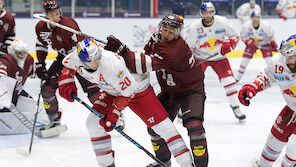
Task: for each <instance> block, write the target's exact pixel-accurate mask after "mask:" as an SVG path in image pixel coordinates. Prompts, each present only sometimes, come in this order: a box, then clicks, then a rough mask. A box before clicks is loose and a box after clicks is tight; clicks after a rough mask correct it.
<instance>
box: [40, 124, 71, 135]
mask: <svg viewBox="0 0 296 167" xmlns="http://www.w3.org/2000/svg"><path fill="white" fill-rule="evenodd" d="M67 129H68V128H67V126H66V125H59V126H56V127H53V128H50V129H46V130H42V131H41V134H42V137H43V138H48V137H53V136H58V135H59V134H60V133H62V132H65V131H67Z"/></svg>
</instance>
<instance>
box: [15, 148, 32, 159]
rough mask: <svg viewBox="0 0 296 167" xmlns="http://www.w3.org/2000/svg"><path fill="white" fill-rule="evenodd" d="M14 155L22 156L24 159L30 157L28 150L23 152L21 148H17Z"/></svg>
mask: <svg viewBox="0 0 296 167" xmlns="http://www.w3.org/2000/svg"><path fill="white" fill-rule="evenodd" d="M16 153H17V154H18V155H21V156H24V157H29V156H30V152H29V151H28V150H25V149H22V148H17V149H16Z"/></svg>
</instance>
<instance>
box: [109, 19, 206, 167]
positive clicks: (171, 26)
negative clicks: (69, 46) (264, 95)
mask: <svg viewBox="0 0 296 167" xmlns="http://www.w3.org/2000/svg"><path fill="white" fill-rule="evenodd" d="M182 28H183V17H182V16H179V15H176V14H168V15H167V16H165V17H164V18H163V19H162V20H161V22H160V23H159V31H158V32H156V33H154V34H153V35H152V37H151V38H150V40H149V42H148V43H147V44H146V45H145V48H144V50H145V54H144V53H139V52H132V51H130V50H129V49H128V48H127V47H126V46H125V45H124V44H122V43H121V42H120V41H119V40H118V39H116V38H115V37H113V36H109V37H108V38H107V40H108V43H107V45H106V46H105V49H107V50H111V51H114V52H117V53H119V54H120V55H121V56H122V57H124V59H125V60H126V62H127V65H128V68H129V69H130V70H131V71H133V72H136V73H138V74H143V73H150V72H151V71H156V76H157V80H158V83H159V85H160V87H161V92H160V93H159V94H158V99H159V100H160V102H161V103H162V105H163V106H164V108H165V109H166V111H167V112H168V113H169V118H170V119H171V120H172V121H173V120H174V119H175V117H176V115H177V113H178V111H179V110H181V111H182V120H183V121H182V122H183V126H184V127H185V128H186V129H187V131H188V136H189V138H190V146H191V151H192V155H193V158H194V163H195V165H196V166H198V167H205V166H207V165H208V148H207V141H206V136H205V129H204V127H203V121H204V102H205V99H206V96H205V92H204V83H203V80H204V74H203V71H202V69H201V67H200V66H199V65H198V61H197V60H196V58H195V57H194V56H193V55H192V53H191V51H190V48H189V47H188V45H187V44H186V42H185V41H184V39H183V38H182V37H181V36H180V33H181V30H182ZM155 132H156V131H155V130H154V129H153V128H148V133H149V134H150V136H151V141H152V145H153V148H154V151H155V153H156V156H157V158H159V159H160V160H161V161H162V162H164V163H166V164H167V165H168V166H171V165H170V164H171V161H170V159H171V152H170V150H169V149H168V147H169V146H170V145H167V143H166V142H165V140H164V139H163V138H162V137H161V136H159V135H157V133H155ZM159 166H160V165H159V164H158V163H157V162H154V163H151V164H149V165H148V166H147V167H159Z"/></svg>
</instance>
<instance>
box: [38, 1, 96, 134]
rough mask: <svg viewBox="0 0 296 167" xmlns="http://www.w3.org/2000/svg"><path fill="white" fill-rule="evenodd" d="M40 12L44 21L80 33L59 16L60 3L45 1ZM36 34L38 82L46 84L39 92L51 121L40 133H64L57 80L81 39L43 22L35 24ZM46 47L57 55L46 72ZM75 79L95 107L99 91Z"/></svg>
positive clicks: (74, 24)
mask: <svg viewBox="0 0 296 167" xmlns="http://www.w3.org/2000/svg"><path fill="white" fill-rule="evenodd" d="M43 8H44V10H45V12H46V17H47V18H48V19H49V20H51V21H53V22H56V23H59V24H61V25H64V26H67V27H70V28H73V29H75V30H77V31H80V29H79V27H78V24H77V23H76V22H75V20H74V19H72V18H70V17H64V16H61V9H60V4H59V2H57V1H55V0H47V1H45V2H44V3H43ZM35 31H36V35H37V41H36V53H37V58H38V62H37V63H36V73H37V76H38V77H39V78H40V79H42V80H45V83H44V84H43V86H42V88H41V93H42V97H43V102H44V107H45V109H46V112H47V114H48V117H49V120H50V121H51V122H50V124H49V125H48V126H46V127H43V128H42V129H41V130H47V129H50V128H56V130H57V131H59V130H61V132H62V131H64V130H63V129H65V125H61V124H60V119H61V112H60V110H59V106H58V100H57V97H56V90H57V88H58V85H57V79H58V77H59V75H60V74H61V71H62V68H63V64H62V60H63V58H64V57H65V56H66V55H67V54H68V53H70V52H72V51H73V48H75V46H76V44H77V43H78V42H79V41H81V40H82V39H83V37H81V36H79V35H76V34H73V33H71V32H69V31H66V30H64V29H61V28H59V27H54V26H53V25H51V24H49V23H46V22H44V21H39V22H38V23H37V25H36V29H35ZM48 46H51V47H52V48H53V49H54V50H55V51H57V52H58V56H57V57H56V60H55V61H54V62H53V63H52V64H51V66H50V67H49V68H48V69H46V62H45V59H46V57H47V54H48ZM75 76H76V77H77V79H78V81H79V82H80V83H81V86H82V88H83V90H84V92H87V93H88V98H89V100H90V101H91V102H92V103H94V101H95V100H96V98H97V93H98V92H99V88H98V87H97V86H94V85H93V84H92V83H90V82H89V81H87V80H86V79H84V78H83V77H81V76H80V75H78V74H76V75H75Z"/></svg>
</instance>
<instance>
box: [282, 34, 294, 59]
mask: <svg viewBox="0 0 296 167" xmlns="http://www.w3.org/2000/svg"><path fill="white" fill-rule="evenodd" d="M280 53H281V54H282V55H283V56H294V55H296V34H294V35H290V36H288V37H287V38H286V39H285V40H283V41H282V42H281V46H280Z"/></svg>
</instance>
